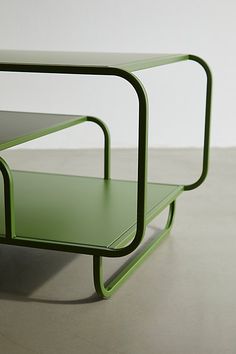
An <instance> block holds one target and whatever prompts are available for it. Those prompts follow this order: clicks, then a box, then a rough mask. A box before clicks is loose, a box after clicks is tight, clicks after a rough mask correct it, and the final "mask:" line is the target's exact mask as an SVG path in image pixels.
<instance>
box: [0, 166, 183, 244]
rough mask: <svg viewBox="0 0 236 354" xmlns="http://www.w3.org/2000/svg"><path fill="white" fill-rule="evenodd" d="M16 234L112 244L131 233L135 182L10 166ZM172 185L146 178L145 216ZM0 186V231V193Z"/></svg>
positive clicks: (176, 189)
mask: <svg viewBox="0 0 236 354" xmlns="http://www.w3.org/2000/svg"><path fill="white" fill-rule="evenodd" d="M12 173H13V179H14V201H15V217H16V235H17V238H23V239H27V240H30V239H31V240H44V241H52V242H53V241H54V242H62V243H72V244H81V245H90V246H100V247H118V246H119V244H120V243H121V242H124V241H125V240H126V239H127V238H128V237H129V235H130V234H131V235H133V236H134V233H135V227H136V212H137V182H135V181H119V180H104V179H102V178H92V177H79V176H66V175H57V174H49V173H35V172H23V171H12ZM182 190H183V187H182V186H177V185H167V184H166V185H160V184H154V183H149V184H148V187H147V210H146V220H147V221H150V220H151V219H153V217H154V216H156V215H157V214H158V213H160V211H161V210H163V208H164V207H166V206H168V205H169V204H170V203H171V202H172V201H173V200H175V199H176V197H177V196H178V195H179V194H180V193H181V192H182ZM2 192H3V191H2V190H0V221H1V222H0V234H2V235H4V230H3V225H4V222H3V215H4V212H3V210H4V209H3V195H2Z"/></svg>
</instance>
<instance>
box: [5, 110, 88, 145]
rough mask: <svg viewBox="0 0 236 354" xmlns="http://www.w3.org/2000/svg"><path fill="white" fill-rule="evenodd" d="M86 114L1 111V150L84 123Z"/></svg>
mask: <svg viewBox="0 0 236 354" xmlns="http://www.w3.org/2000/svg"><path fill="white" fill-rule="evenodd" d="M85 120H86V117H85V116H78V115H63V114H44V113H29V112H11V111H0V127H1V129H0V150H4V149H7V148H9V147H12V146H15V145H18V144H22V143H25V142H27V141H30V140H33V139H36V138H39V137H41V136H44V135H47V134H50V133H53V132H56V131H58V130H61V129H65V128H68V127H71V126H72V125H75V124H78V123H82V122H83V121H85Z"/></svg>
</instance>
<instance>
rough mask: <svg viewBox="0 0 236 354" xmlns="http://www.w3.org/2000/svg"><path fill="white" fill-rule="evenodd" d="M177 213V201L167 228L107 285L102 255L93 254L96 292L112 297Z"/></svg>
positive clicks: (170, 213) (163, 234)
mask: <svg viewBox="0 0 236 354" xmlns="http://www.w3.org/2000/svg"><path fill="white" fill-rule="evenodd" d="M174 213H175V201H173V202H172V203H171V204H170V205H169V215H168V219H167V222H166V225H165V228H164V229H163V230H162V231H161V233H158V235H157V236H156V237H155V238H154V239H153V240H151V241H150V242H148V244H147V245H146V246H145V247H144V248H143V249H142V250H141V251H140V252H138V253H137V255H135V256H134V258H132V259H131V260H130V261H129V262H128V264H127V265H125V266H124V268H122V270H120V272H119V273H118V274H117V275H116V276H115V277H114V278H113V279H112V280H111V281H108V283H107V284H106V285H105V283H104V279H103V264H102V257H101V256H93V276H94V286H95V289H96V292H97V294H98V296H99V297H101V298H108V297H110V296H111V295H112V294H113V293H114V292H115V291H116V290H117V289H118V288H119V287H120V286H121V285H122V284H123V282H124V281H125V280H126V279H127V278H128V277H129V276H130V275H131V274H132V272H133V271H134V270H135V269H136V268H137V266H138V265H139V264H141V263H142V262H143V261H144V259H145V258H146V257H147V256H148V255H149V254H150V253H151V252H152V251H153V250H154V249H155V247H156V246H157V245H158V244H159V242H160V241H161V240H162V239H163V238H164V237H165V236H166V235H167V234H168V233H169V232H170V230H171V227H172V225H173V219H174Z"/></svg>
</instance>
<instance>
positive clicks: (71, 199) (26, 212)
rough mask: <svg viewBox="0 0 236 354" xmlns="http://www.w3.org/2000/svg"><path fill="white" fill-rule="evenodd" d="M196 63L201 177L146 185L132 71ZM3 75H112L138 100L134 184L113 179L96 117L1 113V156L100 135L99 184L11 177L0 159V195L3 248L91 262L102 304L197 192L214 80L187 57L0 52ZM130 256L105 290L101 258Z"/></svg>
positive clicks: (142, 107)
mask: <svg viewBox="0 0 236 354" xmlns="http://www.w3.org/2000/svg"><path fill="white" fill-rule="evenodd" d="M186 60H193V61H196V62H198V63H199V64H200V65H201V66H202V67H203V69H204V70H205V72H206V78H207V80H206V109H205V133H204V147H203V163H202V171H201V174H200V177H199V179H198V180H197V181H196V182H194V183H193V184H191V185H170V184H159V183H149V182H148V181H147V172H146V170H147V146H148V142H147V125H148V114H147V111H148V104H147V96H146V92H145V89H144V87H143V85H142V84H141V82H140V81H139V80H138V79H137V77H136V76H135V75H134V74H133V72H134V71H137V70H143V69H146V68H150V67H155V66H160V65H166V64H171V63H174V62H179V61H186ZM0 70H1V71H6V72H29V73H32V72H33V73H50V74H51V75H58V74H74V75H85V74H90V75H110V76H118V77H121V78H123V79H125V80H127V81H128V82H129V83H130V84H131V85H132V86H133V88H134V90H135V91H136V93H137V96H138V102H139V117H138V119H139V124H138V126H139V132H138V178H137V181H121V180H114V179H111V178H110V135H109V131H108V128H107V126H106V125H105V124H104V122H103V121H102V120H101V119H99V118H97V117H90V116H84V115H62V114H61V115H60V114H42V113H31V112H12V111H0V126H1V129H0V150H4V149H7V148H9V147H12V146H15V145H18V144H21V143H24V142H26V141H30V140H33V139H36V138H38V137H41V136H43V135H47V134H50V133H53V132H56V131H58V130H62V129H65V128H67V127H70V126H73V125H77V124H81V123H84V122H88V121H90V122H93V123H95V124H97V125H98V126H99V127H100V128H101V129H102V131H103V134H104V178H93V177H80V176H71V175H60V174H52V173H36V172H27V171H11V170H10V168H9V166H8V165H7V163H6V161H4V160H3V159H2V158H0V170H1V172H2V176H3V188H1V192H0V210H1V215H0V221H1V224H0V243H5V244H10V245H17V246H26V247H35V248H45V249H53V250H61V251H65V252H76V253H83V254H89V255H92V256H93V270H94V284H95V288H96V291H97V294H98V295H99V296H100V297H102V298H106V297H109V296H111V295H112V294H113V293H114V291H115V290H117V289H118V287H119V286H120V285H121V284H122V283H123V282H124V281H125V280H126V278H127V277H128V276H129V275H130V274H131V273H132V272H133V270H134V269H135V268H136V267H137V266H138V265H139V264H140V263H141V262H142V261H143V260H144V259H145V258H146V257H147V256H148V255H149V254H150V253H151V251H152V250H153V249H154V248H155V247H156V246H157V245H158V243H159V242H160V240H161V239H162V238H163V237H164V236H165V235H167V234H168V232H169V231H170V229H171V226H172V223H173V218H174V212H175V201H176V198H177V197H178V196H179V195H180V194H181V193H182V192H183V191H185V190H191V189H194V188H196V187H198V186H199V185H200V184H201V183H202V182H203V181H204V179H205V177H206V175H207V169H208V157H209V132H210V108H211V86H212V78H211V73H210V70H209V67H208V65H207V64H206V63H205V62H204V61H203V60H202V59H201V58H199V57H196V56H193V55H186V54H124V53H63V52H27V51H21V52H19V51H0ZM165 208H169V216H168V219H167V222H166V226H165V228H164V229H163V230H162V231H161V232H160V233H159V234H158V235H156V237H155V238H153V239H152V240H151V241H149V242H148V243H147V244H145V247H142V250H141V251H139V252H134V251H135V250H136V248H137V247H138V246H139V245H140V244H141V242H142V240H143V236H144V233H145V228H146V226H147V224H148V223H150V222H151V220H152V219H153V218H155V217H156V216H157V215H158V214H160V212H161V211H163V210H164V209H165ZM131 253H134V254H133V256H132V257H131V259H130V261H129V262H127V263H126V265H125V266H124V267H123V268H122V269H121V270H120V271H119V272H117V273H116V275H115V276H114V277H113V278H112V280H110V281H108V282H107V283H106V284H105V283H104V280H103V269H102V258H103V257H122V256H125V255H128V254H131Z"/></svg>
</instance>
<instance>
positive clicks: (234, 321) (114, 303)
mask: <svg viewBox="0 0 236 354" xmlns="http://www.w3.org/2000/svg"><path fill="white" fill-rule="evenodd" d="M2 156H4V157H5V158H6V159H7V161H8V162H9V164H10V166H12V167H13V168H16V169H20V168H22V169H29V170H41V171H56V172H65V171H67V170H69V172H70V173H72V174H76V173H81V174H88V173H89V174H90V175H101V173H102V168H101V159H102V154H101V152H100V151H98V152H96V151H93V150H91V151H82V152H78V151H61V152H56V151H27V150H26V151H20V150H19V151H17V150H15V151H14V150H9V151H7V152H3V153H2ZM112 157H113V161H114V162H113V165H112V170H113V176H114V177H122V178H129V177H130V178H133V177H135V175H136V171H135V168H136V162H135V161H136V160H135V157H136V154H135V152H134V151H132V150H131V151H125V150H117V151H114V152H113V156H112ZM199 157H200V153H199V151H198V150H178V149H177V150H160V151H158V152H157V151H155V150H152V151H151V152H150V168H149V176H150V179H151V180H164V181H170V182H176V181H177V182H179V183H181V181H190V180H191V179H192V178H193V177H194V176H197V171H198V170H197V167H199V166H198V164H199V161H200V160H199ZM166 159H167V160H168V161H167V160H166ZM165 176H167V180H166V178H165ZM235 181H236V149H215V150H213V151H212V154H211V169H210V173H209V178H208V179H207V181H206V182H205V184H204V185H203V186H202V187H200V188H199V189H197V190H195V191H192V192H186V193H184V194H182V195H181V196H180V198H179V199H178V202H177V215H176V219H175V225H174V228H173V230H172V232H171V235H170V236H169V237H168V238H166V239H165V241H163V242H162V243H161V245H160V246H159V248H158V249H157V250H156V251H155V252H154V253H153V254H152V255H151V256H150V257H149V258H148V259H147V260H146V261H145V263H143V264H142V265H141V267H140V268H139V269H138V270H137V271H136V272H135V273H134V274H133V276H132V277H131V278H130V279H129V280H128V281H127V282H126V284H124V285H123V287H122V288H120V290H119V291H118V292H117V293H116V294H115V295H114V296H113V297H112V298H111V299H110V300H102V301H99V300H98V299H97V298H96V296H95V295H94V288H93V282H92V259H91V257H89V256H82V255H74V254H66V253H60V252H53V251H45V250H33V249H27V248H26V249H25V248H17V247H9V246H4V245H0V314H1V316H0V354H29V353H32V354H39V353H40V354H44V353H47V354H54V353H55V354H74V353H76V354H77V353H81V354H104V353H109V354H110V353H112V354H133V353H134V354H143V353H145V354H157V353H158V354H211V353H212V354H223V353H224V354H226V353H227V354H231V353H232V354H235V353H236V337H235V333H236V283H235V279H236V231H235V229H236V188H235ZM158 225H159V224H158V221H157V220H155V221H154V222H153V223H152V224H151V227H150V228H149V231H148V232H149V234H151V233H152V232H153V229H155V228H156V227H157V226H158ZM118 264H120V260H119V261H117V260H115V261H113V260H112V261H111V260H108V261H106V265H107V269H108V271H107V275H109V274H111V273H112V271H113V270H114V269H116V268H117V266H118Z"/></svg>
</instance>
